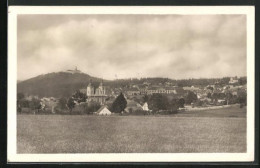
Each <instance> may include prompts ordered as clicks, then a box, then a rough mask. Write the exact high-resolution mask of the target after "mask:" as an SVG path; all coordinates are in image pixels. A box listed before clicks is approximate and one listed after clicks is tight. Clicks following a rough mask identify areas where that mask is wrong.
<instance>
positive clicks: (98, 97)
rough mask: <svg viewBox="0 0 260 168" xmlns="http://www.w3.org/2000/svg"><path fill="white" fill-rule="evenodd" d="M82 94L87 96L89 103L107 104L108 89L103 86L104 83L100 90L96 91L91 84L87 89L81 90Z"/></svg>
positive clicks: (100, 85) (101, 84)
mask: <svg viewBox="0 0 260 168" xmlns="http://www.w3.org/2000/svg"><path fill="white" fill-rule="evenodd" d="M80 92H82V93H85V94H86V95H87V97H88V98H87V102H98V103H100V104H101V105H103V104H105V100H106V97H107V95H106V89H105V87H104V86H103V82H101V83H100V84H99V86H98V88H96V89H95V87H94V86H93V85H92V83H91V82H89V84H88V86H87V89H81V90H80Z"/></svg>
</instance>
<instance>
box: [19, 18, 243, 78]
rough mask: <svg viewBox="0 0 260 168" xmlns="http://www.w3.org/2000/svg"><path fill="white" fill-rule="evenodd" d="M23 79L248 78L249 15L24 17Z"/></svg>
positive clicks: (21, 22) (21, 36) (21, 37)
mask: <svg viewBox="0 0 260 168" xmlns="http://www.w3.org/2000/svg"><path fill="white" fill-rule="evenodd" d="M17 30H18V44H17V47H18V52H17V53H18V79H19V80H25V79H28V78H31V77H34V76H37V75H40V74H45V73H49V72H57V71H64V70H67V69H74V67H75V66H77V67H78V69H80V70H81V71H83V72H84V73H87V74H89V75H92V76H95V77H102V78H105V79H115V76H117V77H118V78H129V77H169V78H173V79H183V78H209V77H210V78H212V77H224V76H245V75H246V16H245V15H19V16H18V27H17Z"/></svg>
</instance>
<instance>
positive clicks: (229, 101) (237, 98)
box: [17, 68, 247, 115]
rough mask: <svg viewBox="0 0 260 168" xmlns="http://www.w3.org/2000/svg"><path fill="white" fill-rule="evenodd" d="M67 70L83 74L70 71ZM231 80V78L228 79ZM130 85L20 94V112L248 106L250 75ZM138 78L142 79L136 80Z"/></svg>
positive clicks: (112, 112)
mask: <svg viewBox="0 0 260 168" xmlns="http://www.w3.org/2000/svg"><path fill="white" fill-rule="evenodd" d="M67 73H72V74H73V73H81V71H79V70H77V68H76V69H75V70H68V72H67ZM227 79H228V80H227ZM130 81H133V82H129V83H127V84H126V85H121V86H116V85H114V86H111V85H110V86H106V85H105V83H104V82H103V80H101V81H100V82H99V84H98V86H94V85H93V83H92V81H91V80H89V81H88V83H87V82H86V87H84V88H81V89H79V90H75V92H74V93H73V94H72V95H71V96H70V97H60V98H57V97H39V96H37V95H27V94H26V93H18V94H17V112H18V114H31V113H33V114H38V113H39V114H93V115H116V114H118V115H152V114H175V113H178V112H182V111H196V110H206V109H218V108H223V107H228V106H231V105H239V106H240V107H243V106H246V103H247V84H246V77H240V78H238V77H230V78H222V79H219V80H217V81H216V82H215V83H214V84H211V85H206V86H205V85H203V84H200V85H192V86H188V85H187V84H186V85H185V84H182V85H183V86H180V85H179V86H178V85H176V84H174V83H173V82H170V81H169V80H168V81H167V80H164V81H162V80H159V82H153V83H151V82H149V80H144V79H143V80H142V81H143V82H142V83H140V81H141V80H138V79H131V80H130ZM136 81H138V82H136Z"/></svg>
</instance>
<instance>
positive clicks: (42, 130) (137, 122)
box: [17, 107, 246, 153]
mask: <svg viewBox="0 0 260 168" xmlns="http://www.w3.org/2000/svg"><path fill="white" fill-rule="evenodd" d="M245 111H246V110H245V108H242V109H240V108H235V107H233V108H229V109H221V110H215V111H214V110H213V111H203V112H202V111H199V112H198V111H197V112H184V113H180V114H177V115H173V116H88V115H71V116H70V115H18V122H17V124H18V127H17V129H18V132H17V143H18V144H17V150H18V151H17V152H18V153H128V152H134V153H140V152H141V153H146V152H148V153H157V152H158V153H169V152H170V153H179V152H183V153H189V152H209V153H211V152H246V117H245V116H246V112H245ZM212 113H213V114H212ZM244 113H245V114H244ZM200 116H203V117H200Z"/></svg>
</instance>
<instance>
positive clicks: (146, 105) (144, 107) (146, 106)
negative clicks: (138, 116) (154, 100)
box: [142, 102, 149, 111]
mask: <svg viewBox="0 0 260 168" xmlns="http://www.w3.org/2000/svg"><path fill="white" fill-rule="evenodd" d="M142 108H143V110H144V111H149V108H148V104H147V103H146V102H145V103H144V105H143V106H142Z"/></svg>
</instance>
